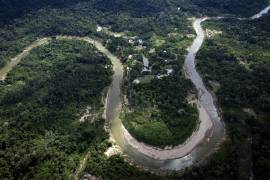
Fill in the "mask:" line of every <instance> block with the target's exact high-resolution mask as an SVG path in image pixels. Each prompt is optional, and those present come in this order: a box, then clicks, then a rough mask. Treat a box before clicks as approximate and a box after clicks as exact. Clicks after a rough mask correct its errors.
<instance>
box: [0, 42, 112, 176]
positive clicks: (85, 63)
mask: <svg viewBox="0 0 270 180" xmlns="http://www.w3.org/2000/svg"><path fill="white" fill-rule="evenodd" d="M106 64H108V65H109V64H110V62H109V61H108V60H107V59H106V58H105V57H103V55H101V54H99V53H96V50H95V49H94V48H93V47H92V46H90V45H88V44H85V43H82V42H77V41H73V42H65V41H53V42H51V43H50V44H48V45H43V46H42V47H39V48H37V49H34V50H33V52H31V54H30V55H29V56H27V57H26V58H24V59H23V60H22V62H21V63H20V64H19V65H18V66H16V67H15V68H14V69H13V70H12V72H11V73H10V74H8V77H7V79H6V81H5V82H2V83H1V85H0V92H1V93H0V94H1V96H0V117H1V122H0V124H1V130H0V131H1V136H0V147H1V150H0V164H1V166H0V178H1V179H5V178H6V179H18V178H21V177H24V178H27V179H32V178H33V179H44V178H49V179H66V178H67V177H68V176H70V175H72V174H73V173H74V171H75V170H76V168H77V166H78V163H79V160H80V154H83V153H85V152H86V151H87V149H88V148H89V147H90V146H91V144H92V145H95V143H96V142H98V141H101V140H104V139H106V138H107V134H106V133H105V132H104V130H103V122H104V120H103V119H102V118H101V114H102V109H103V105H102V102H101V96H102V95H103V94H102V93H101V92H102V91H103V89H104V88H105V87H106V86H108V85H109V83H110V76H111V74H112V71H111V69H106V68H105V65H106ZM87 105H88V106H91V110H92V111H94V112H95V113H96V114H97V115H96V117H93V118H94V119H93V123H91V122H90V121H85V122H82V123H80V122H79V118H80V114H82V113H83V111H84V109H85V108H86V106H87Z"/></svg>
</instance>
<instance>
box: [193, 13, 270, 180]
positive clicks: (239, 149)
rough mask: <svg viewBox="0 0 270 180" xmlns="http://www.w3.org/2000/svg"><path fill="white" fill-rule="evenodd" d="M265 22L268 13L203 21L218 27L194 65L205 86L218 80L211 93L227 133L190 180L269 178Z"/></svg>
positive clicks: (267, 33)
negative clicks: (214, 93) (250, 18)
mask: <svg viewBox="0 0 270 180" xmlns="http://www.w3.org/2000/svg"><path fill="white" fill-rule="evenodd" d="M269 20H270V16H269V15H268V16H265V17H263V18H261V19H259V20H255V21H237V20H222V21H209V22H207V23H206V24H205V26H206V27H207V28H210V29H217V30H221V31H223V33H222V35H216V36H214V37H213V38H210V39H208V40H207V41H206V42H205V44H204V46H203V48H202V50H201V51H200V53H199V54H198V68H199V69H200V72H201V74H202V75H203V76H204V80H205V82H206V84H208V86H209V87H210V88H211V84H209V80H211V81H217V82H219V83H220V88H219V90H218V91H217V96H218V101H219V103H220V104H221V105H222V111H223V117H224V120H225V122H226V126H227V128H226V129H227V133H228V137H227V140H226V142H225V144H224V145H223V146H222V149H221V150H220V151H219V152H218V153H217V154H216V155H215V156H213V158H212V161H210V163H209V164H208V165H206V166H205V167H200V168H195V169H192V174H193V176H191V177H192V178H194V179H196V178H202V177H205V178H206V177H209V176H211V177H224V179H235V178H240V179H248V178H249V177H250V174H251V172H252V173H253V174H254V177H256V179H265V178H266V177H269V168H270V164H269V162H270V157H269V150H270V142H269V138H268V137H270V134H269V125H270V124H269V117H270V114H269V112H270V101H269V99H270V91H269V90H270V87H269V82H270V79H269V74H270V63H269V56H268V55H269V53H270V51H269V50H270V46H269V41H270V39H269V37H270V26H269V23H268V22H269ZM206 169H207V171H206ZM206 172H208V173H206ZM194 174H196V175H194ZM189 175H190V174H189ZM225 177H226V178H225Z"/></svg>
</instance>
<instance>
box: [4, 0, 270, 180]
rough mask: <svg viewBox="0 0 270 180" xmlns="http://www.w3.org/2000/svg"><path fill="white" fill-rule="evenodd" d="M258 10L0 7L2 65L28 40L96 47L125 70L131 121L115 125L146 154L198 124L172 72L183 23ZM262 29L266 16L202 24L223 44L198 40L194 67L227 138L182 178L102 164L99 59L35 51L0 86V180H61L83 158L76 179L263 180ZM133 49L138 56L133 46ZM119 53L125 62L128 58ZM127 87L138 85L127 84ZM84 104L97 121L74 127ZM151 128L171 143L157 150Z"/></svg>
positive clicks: (104, 81)
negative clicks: (209, 90)
mask: <svg viewBox="0 0 270 180" xmlns="http://www.w3.org/2000/svg"><path fill="white" fill-rule="evenodd" d="M267 3H268V1H267V0H260V1H258V0H257V1H254V0H188V1H180V0H105V1H104V0H93V1H85V0H57V1H55V0H20V1H18V0H2V1H0V25H1V28H0V41H1V44H0V67H3V66H4V65H5V63H6V62H7V61H9V60H10V59H11V58H12V57H14V56H15V55H16V54H18V53H19V52H21V51H22V50H23V49H24V48H25V47H26V46H28V45H29V44H31V43H32V42H34V41H35V40H36V39H37V38H42V37H45V36H54V35H60V34H64V35H77V36H91V37H95V38H100V39H101V40H102V41H104V44H105V42H106V45H107V47H108V48H109V49H110V50H111V51H112V52H113V53H114V54H116V55H118V56H119V57H121V59H122V60H123V63H124V65H125V67H131V68H132V70H131V71H130V72H129V74H127V73H126V76H125V82H124V83H125V84H124V87H123V91H124V94H125V95H126V96H127V99H128V102H129V103H128V104H127V108H130V109H132V110H133V112H134V114H132V113H131V114H124V117H126V118H127V121H125V118H124V123H125V125H126V126H130V127H129V128H128V129H132V128H133V127H140V128H139V130H140V131H143V132H144V133H139V134H138V135H141V136H142V137H141V138H142V139H141V140H142V141H149V143H150V144H151V142H152V144H154V145H161V146H164V145H166V144H177V143H180V142H182V141H183V140H184V139H185V137H186V136H188V134H189V133H190V132H192V130H193V128H195V125H196V120H197V117H196V114H197V113H196V110H195V109H194V107H191V106H190V105H188V103H187V102H186V99H185V98H186V96H187V95H188V92H192V91H193V93H195V91H194V90H193V87H192V84H191V83H190V81H189V80H186V79H185V78H184V75H183V72H182V66H183V60H184V55H185V54H186V51H185V49H186V48H187V47H188V46H189V45H190V44H191V41H192V36H188V35H191V34H194V32H193V30H192V27H191V22H190V21H188V20H187V18H188V17H191V16H197V17H198V16H201V15H205V14H208V15H224V14H233V15H241V16H251V15H253V14H254V13H256V12H258V11H259V10H260V9H262V8H263V7H264V6H265V5H266V4H267ZM268 22H269V16H268V17H265V18H263V19H260V20H257V21H254V22H253V21H252V22H249V21H248V22H240V21H232V20H224V21H222V22H220V23H219V22H209V23H207V27H209V28H214V29H218V30H222V31H224V34H223V35H222V36H216V37H214V39H210V40H207V42H206V44H205V46H204V48H203V50H202V51H201V52H200V54H199V59H200V63H199V64H198V67H199V68H200V70H201V73H202V74H203V75H204V79H205V82H206V83H207V85H208V86H209V87H211V84H210V83H208V80H211V81H214V82H219V83H220V85H221V87H220V88H219V89H218V91H217V93H218V94H217V95H218V101H219V103H220V104H221V105H222V110H223V113H224V120H225V122H226V127H227V133H228V139H227V141H226V142H225V143H224V144H223V145H222V148H221V149H220V150H219V151H218V152H217V153H216V154H215V155H213V156H212V157H211V159H210V160H209V161H208V162H207V163H206V164H205V165H202V166H200V167H193V168H190V169H188V170H186V171H185V172H184V174H183V175H182V174H178V173H175V174H174V173H173V174H172V175H164V176H155V175H152V174H150V173H148V172H145V171H142V170H138V168H136V167H135V166H132V165H130V164H129V163H127V162H126V161H124V160H123V157H122V156H112V157H111V158H107V157H106V156H105V155H104V151H105V150H106V149H107V148H108V147H109V146H110V144H109V143H107V141H106V139H107V138H108V134H106V133H105V132H104V130H103V126H104V121H103V120H102V119H101V117H100V114H101V112H102V106H101V92H102V90H103V89H104V88H105V87H106V86H108V85H109V83H110V76H111V73H112V72H111V69H105V68H104V67H105V65H106V64H109V62H108V60H106V58H104V57H103V56H101V55H100V54H99V53H97V52H96V50H95V49H94V48H93V47H92V46H90V45H87V44H85V43H82V42H77V41H74V42H66V41H61V42H60V41H53V42H51V43H50V44H49V45H46V46H42V47H40V48H38V49H35V50H33V52H32V53H31V54H30V55H29V56H28V57H26V58H25V59H24V60H23V61H22V62H21V63H20V64H19V65H18V66H17V67H15V69H14V70H13V71H11V72H10V74H9V75H8V77H7V80H6V81H5V82H0V178H1V179H68V178H71V177H72V176H71V175H72V174H73V173H74V171H75V169H76V168H77V167H78V163H79V160H80V159H81V157H82V156H83V155H84V154H85V153H86V152H87V151H88V150H90V152H91V155H90V157H91V158H90V159H89V160H88V162H87V166H86V169H85V171H84V172H85V173H91V174H93V175H95V176H97V177H102V179H180V178H184V179H238V178H242V177H243V179H248V178H249V173H248V172H250V171H251V165H252V170H253V172H254V179H265V178H267V177H269V167H270V165H269V159H270V158H269V149H270V148H269V144H270V142H269V137H270V135H269V130H268V129H269V121H268V120H269V113H268V112H269V102H270V100H269V89H270V88H269V84H270V83H269V79H268V78H269V61H268V60H269V56H270V52H269V49H270V48H269V37H270V36H269V32H270V30H269V23H268ZM97 25H101V26H103V27H108V28H109V30H110V31H115V32H126V34H127V37H123V38H114V37H110V36H108V35H106V34H102V33H98V32H96V26H97ZM134 36H138V37H137V39H136V40H135V41H136V42H135V44H134V45H131V44H130V43H128V40H129V39H130V38H131V37H134ZM138 39H142V40H143V44H142V46H145V48H138V47H139V43H138ZM217 48H218V49H217ZM164 50H165V51H166V52H167V53H164ZM142 54H144V55H145V56H146V57H148V58H149V63H150V67H151V72H143V73H142V72H141V70H142V68H143V65H142V58H141V55H142ZM129 55H133V58H131V59H128V56H129ZM135 62H136V63H135ZM166 69H172V70H173V73H172V74H170V75H169V76H166V77H163V78H161V79H158V78H157V76H159V75H164V74H167V70H166ZM135 79H139V80H140V81H141V83H140V84H137V85H136V84H133V81H134V80H135ZM87 105H91V107H93V108H94V109H92V110H93V113H97V114H98V116H97V117H96V118H97V119H96V121H95V122H94V123H93V124H91V123H90V122H84V123H79V121H78V120H79V114H82V113H83V111H84V109H85V108H86V106H87ZM247 107H249V108H252V109H254V111H255V114H256V116H254V115H249V114H247V113H245V112H244V110H243V108H247ZM144 109H147V110H149V111H146V112H145V111H143V110H144ZM153 110H154V111H153ZM155 111H157V112H158V113H155V114H154V113H153V112H155ZM251 114H253V113H251ZM131 117H134V118H131ZM144 117H149V118H144ZM130 119H132V120H130ZM141 122H143V123H141ZM132 123H133V124H132ZM175 124H176V125H175ZM133 125H134V126H133ZM148 126H149V127H150V128H148ZM146 128H147V130H145V129H146ZM151 128H152V129H153V130H152V129H151ZM156 129H164V131H163V130H162V132H164V134H161V135H162V137H166V138H169V139H171V140H170V142H166V143H165V142H164V141H162V142H156V139H157V138H156V136H159V135H160V134H158V135H157V134H154V133H152V132H153V131H155V130H156ZM176 132H177V133H180V134H177V133H176ZM133 134H136V132H135V131H133ZM149 134H150V135H149ZM151 134H154V135H153V136H151ZM168 134H169V135H170V136H167V135H168ZM135 136H136V135H135ZM154 137H155V138H154ZM177 137H179V138H178V140H179V141H178V142H176V140H175V138H177ZM146 138H147V139H148V140H146ZM160 139H162V138H160ZM250 139H252V143H250V142H251V141H250ZM252 161H253V162H252Z"/></svg>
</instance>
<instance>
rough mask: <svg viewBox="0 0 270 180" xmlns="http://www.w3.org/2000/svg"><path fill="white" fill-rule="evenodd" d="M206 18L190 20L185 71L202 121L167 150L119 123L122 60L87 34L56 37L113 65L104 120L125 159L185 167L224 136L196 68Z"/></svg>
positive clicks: (158, 166) (4, 70)
mask: <svg viewBox="0 0 270 180" xmlns="http://www.w3.org/2000/svg"><path fill="white" fill-rule="evenodd" d="M269 10H270V6H268V7H267V8H265V9H264V10H262V11H261V12H260V13H258V14H256V15H254V16H252V17H251V18H250V19H257V18H260V17H261V16H262V15H263V14H265V13H267V12H268V11H269ZM205 20H207V18H197V19H195V21H194V22H193V28H194V30H195V31H196V34H197V37H196V38H195V40H194V41H193V43H192V45H191V46H190V47H189V48H188V54H187V56H186V58H185V65H184V68H185V71H186V72H187V75H188V77H189V78H190V79H191V81H192V82H193V84H194V85H195V87H196V88H197V90H198V95H199V99H198V103H197V107H198V109H199V119H200V121H201V123H200V127H199V129H198V130H197V131H196V132H194V133H193V135H192V136H191V137H190V138H189V139H188V140H187V141H186V143H184V144H182V145H179V146H177V147H175V148H173V149H170V150H162V149H157V148H154V147H152V146H149V145H146V144H143V143H141V142H138V141H137V140H136V139H134V138H133V137H132V136H131V135H130V134H129V133H128V131H126V129H125V128H124V126H123V125H122V122H121V120H120V119H119V114H120V112H121V109H122V97H121V88H120V87H121V84H122V80H123V74H124V72H123V66H122V64H121V61H120V60H119V59H118V58H117V57H116V56H114V55H113V54H111V53H110V52H109V51H108V50H107V49H106V48H105V47H104V46H103V45H102V43H100V42H99V41H96V40H93V39H91V38H89V37H76V36H57V39H69V40H73V39H76V40H82V41H86V42H88V43H91V44H93V45H94V46H95V47H96V48H97V49H98V50H99V51H100V52H102V53H103V54H105V55H106V56H107V57H108V58H109V59H110V60H111V61H112V64H113V70H114V75H113V81H112V84H111V86H110V88H109V90H108V94H107V98H106V103H105V114H106V121H107V122H108V123H109V124H110V134H111V137H112V138H113V139H114V140H115V141H116V143H117V144H118V145H119V146H120V147H121V149H122V151H123V152H124V153H125V154H127V155H128V158H129V159H130V160H131V161H133V162H134V163H135V164H138V165H140V166H143V167H144V168H145V169H151V170H160V169H162V170H181V169H184V168H185V167H189V166H191V165H194V164H195V163H197V162H202V160H204V159H205V158H206V157H207V156H208V155H210V154H211V153H212V152H214V151H215V150H216V149H217V148H218V146H219V144H220V143H222V141H223V140H224V137H225V127H224V124H223V122H222V121H221V118H220V116H219V113H218V109H217V107H216V105H215V103H214V98H213V96H212V94H211V93H210V92H209V91H208V90H207V88H206V87H205V85H204V83H203V81H202V78H201V77H200V75H199V73H198V72H197V71H196V66H195V65H196V59H195V57H196V53H197V52H198V51H199V50H200V48H201V46H202V44H203V42H204V39H205V35H204V31H203V29H202V27H201V23H202V22H203V21H205ZM50 40H51V38H43V39H39V40H37V41H36V42H34V43H33V44H31V45H29V46H28V47H26V48H25V49H24V51H23V52H22V53H20V54H18V55H17V56H15V57H14V58H13V59H11V60H10V61H9V63H7V65H6V66H5V67H4V68H2V69H1V70H0V80H5V77H6V75H7V73H8V72H9V71H11V70H12V68H13V67H14V66H15V65H17V64H18V63H19V62H20V60H21V59H23V57H25V56H26V55H28V53H29V52H30V51H31V50H32V49H33V48H35V47H38V46H40V45H42V44H46V43H48V42H49V41H50Z"/></svg>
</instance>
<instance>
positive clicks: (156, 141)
mask: <svg viewBox="0 0 270 180" xmlns="http://www.w3.org/2000/svg"><path fill="white" fill-rule="evenodd" d="M191 110H195V109H191ZM190 114H192V112H190ZM194 114H195V116H194V117H192V116H191V115H190V116H188V115H187V116H181V117H180V118H177V117H173V116H167V115H166V114H162V113H160V112H158V111H157V110H155V109H138V110H136V111H135V112H133V113H126V114H125V115H124V117H123V123H124V125H125V127H127V129H128V130H129V131H130V133H131V134H133V135H134V136H135V137H136V138H137V139H138V140H139V141H143V142H145V143H147V144H152V145H155V146H162V147H165V146H166V145H178V144H180V143H181V142H184V141H185V140H186V139H187V138H188V137H189V136H190V133H191V132H192V131H193V129H194V127H195V126H196V122H197V118H198V117H197V116H196V113H194Z"/></svg>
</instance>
